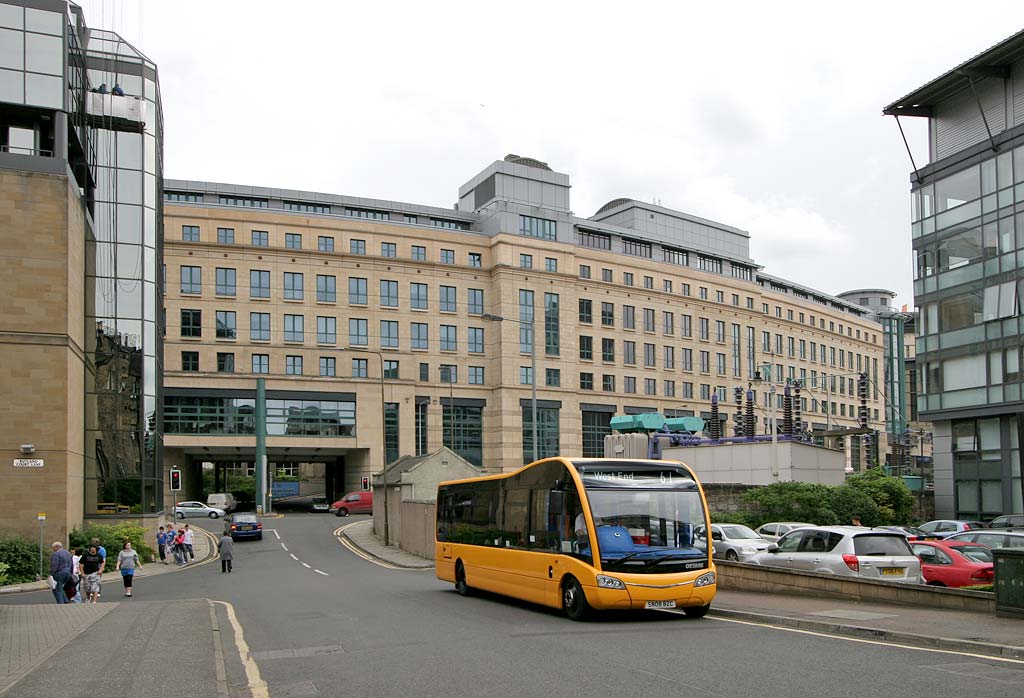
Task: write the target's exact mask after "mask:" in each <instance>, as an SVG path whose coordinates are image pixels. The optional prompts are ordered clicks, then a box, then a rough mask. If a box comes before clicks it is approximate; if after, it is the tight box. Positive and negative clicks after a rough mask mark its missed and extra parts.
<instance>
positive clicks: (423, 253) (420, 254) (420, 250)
mask: <svg viewBox="0 0 1024 698" xmlns="http://www.w3.org/2000/svg"><path fill="white" fill-rule="evenodd" d="M412 260H413V261H414V262H425V261H427V248H426V247H424V246H423V245H413V246H412Z"/></svg>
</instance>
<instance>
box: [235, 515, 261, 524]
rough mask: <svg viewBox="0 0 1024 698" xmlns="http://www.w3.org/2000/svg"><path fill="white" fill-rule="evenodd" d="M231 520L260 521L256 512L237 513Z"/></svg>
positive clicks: (239, 521) (236, 521) (242, 521)
mask: <svg viewBox="0 0 1024 698" xmlns="http://www.w3.org/2000/svg"><path fill="white" fill-rule="evenodd" d="M231 520H232V521H233V522H234V523H255V522H257V521H259V519H258V518H256V515H255V514H236V515H235V516H234V517H232V519H231Z"/></svg>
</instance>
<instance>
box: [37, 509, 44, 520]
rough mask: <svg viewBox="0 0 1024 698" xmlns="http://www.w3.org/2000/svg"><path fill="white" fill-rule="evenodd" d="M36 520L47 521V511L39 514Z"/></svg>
mask: <svg viewBox="0 0 1024 698" xmlns="http://www.w3.org/2000/svg"><path fill="white" fill-rule="evenodd" d="M36 518H37V519H38V520H40V521H46V512H45V511H41V512H39V513H38V514H36Z"/></svg>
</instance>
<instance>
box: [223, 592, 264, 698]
mask: <svg viewBox="0 0 1024 698" xmlns="http://www.w3.org/2000/svg"><path fill="white" fill-rule="evenodd" d="M211 603H218V604H220V605H221V606H223V607H224V611H225V612H226V613H227V614H228V621H230V623H231V628H232V629H233V630H234V632H235V647H237V648H238V657H239V658H240V659H241V660H242V665H243V666H244V667H245V678H246V680H248V682H249V689H250V690H251V691H252V698H270V691H269V690H268V689H267V682H266V681H264V680H263V677H262V676H260V668H259V666H258V665H257V664H256V660H255V659H253V658H252V654H251V653H250V652H249V645H248V644H246V642H245V635H244V634H243V633H242V625H241V623H239V622H238V617H237V616H236V615H235V607H234V606H232V605H231V604H230V603H228V602H227V601H211Z"/></svg>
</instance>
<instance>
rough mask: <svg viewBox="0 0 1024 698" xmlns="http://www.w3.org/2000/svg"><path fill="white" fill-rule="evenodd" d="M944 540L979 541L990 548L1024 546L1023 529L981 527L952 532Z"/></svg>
mask: <svg viewBox="0 0 1024 698" xmlns="http://www.w3.org/2000/svg"><path fill="white" fill-rule="evenodd" d="M946 540H949V541H954V540H959V541H967V542H970V543H981V544H982V545H987V546H988V547H990V548H1024V531H1008V530H999V529H986V528H983V529H981V530H980V531H964V532H963V533H954V534H953V535H951V536H949V537H948V538H946Z"/></svg>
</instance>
